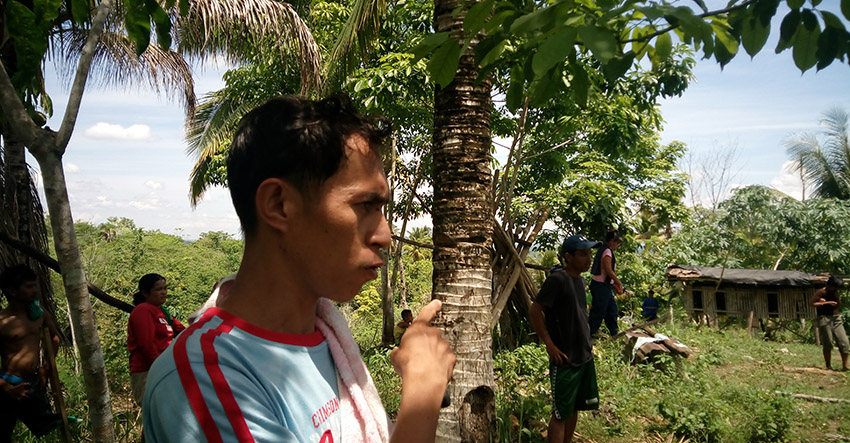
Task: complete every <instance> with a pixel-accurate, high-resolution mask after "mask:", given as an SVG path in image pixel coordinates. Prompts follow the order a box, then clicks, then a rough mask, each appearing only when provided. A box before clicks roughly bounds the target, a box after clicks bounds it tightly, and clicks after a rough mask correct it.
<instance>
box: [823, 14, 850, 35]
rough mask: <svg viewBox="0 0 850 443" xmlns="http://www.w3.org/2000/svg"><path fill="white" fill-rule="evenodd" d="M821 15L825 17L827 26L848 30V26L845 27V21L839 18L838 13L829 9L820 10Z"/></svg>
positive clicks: (824, 21) (824, 20)
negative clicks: (842, 21)
mask: <svg viewBox="0 0 850 443" xmlns="http://www.w3.org/2000/svg"><path fill="white" fill-rule="evenodd" d="M820 15H821V16H822V17H823V23H824V25H825V28H834V29H840V30H842V31H846V30H847V28H845V27H844V23H841V19H840V18H838V16H837V15H835V14H833V13H831V12H829V11H820Z"/></svg>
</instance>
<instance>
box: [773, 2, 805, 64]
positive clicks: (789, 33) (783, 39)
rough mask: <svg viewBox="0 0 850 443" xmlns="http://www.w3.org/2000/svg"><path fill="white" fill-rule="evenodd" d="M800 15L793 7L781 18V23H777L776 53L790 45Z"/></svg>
mask: <svg viewBox="0 0 850 443" xmlns="http://www.w3.org/2000/svg"><path fill="white" fill-rule="evenodd" d="M800 17H801V14H800V11H799V10H796V9H795V10H793V11H791V12H789V13H788V15H786V16H785V17H784V18H783V19H782V24H780V25H779V43H777V45H776V53H777V54H778V53H780V52H782V51H784V50H785V49H786V48H790V47H791V44H792V42H793V40H794V33H796V32H797V27H798V26H799V25H800Z"/></svg>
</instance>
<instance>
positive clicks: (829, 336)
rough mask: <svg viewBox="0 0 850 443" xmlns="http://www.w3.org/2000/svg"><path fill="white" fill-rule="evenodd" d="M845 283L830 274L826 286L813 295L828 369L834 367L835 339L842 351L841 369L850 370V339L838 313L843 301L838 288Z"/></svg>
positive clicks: (839, 349) (824, 358)
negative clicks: (849, 357)
mask: <svg viewBox="0 0 850 443" xmlns="http://www.w3.org/2000/svg"><path fill="white" fill-rule="evenodd" d="M843 284H844V281H843V280H841V278H839V277H836V276H834V275H832V276H830V277H829V280H827V282H826V287H824V288H820V289H818V290H817V291H815V294H814V295H813V296H812V306H814V307H815V309H817V313H818V333H819V334H820V342H821V345H822V346H823V360H824V362H826V369H832V341H833V340H835V343H836V344H837V345H838V352H840V353H841V370H842V371H846V370H848V367H847V355H848V354H850V341H848V340H847V333H846V332H844V322H843V321H842V320H841V314H839V313H838V305H839V304H840V303H841V297H839V295H838V288H840V287H841V286H842V285H843Z"/></svg>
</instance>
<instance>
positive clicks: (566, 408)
mask: <svg viewBox="0 0 850 443" xmlns="http://www.w3.org/2000/svg"><path fill="white" fill-rule="evenodd" d="M601 245H602V243H601V242H598V241H591V240H588V239H587V238H585V237H584V236H583V235H573V236H570V237H567V238H566V239H565V240H564V243H563V244H562V245H561V250H560V257H561V259H562V260H563V262H564V268H563V269H560V270H555V271H552V273H551V274H549V277H548V278H547V279H546V281H545V282H544V283H543V287H541V288H540V292H539V293H538V294H537V297H535V299H534V303H532V304H531V310H530V316H531V324H532V325H533V326H534V330H535V331H536V332H537V335H538V336H539V337H540V340H541V341H542V342H543V343H544V344H545V345H546V353H548V354H549V380H550V382H551V384H552V419H551V420H550V421H549V434H548V441H549V442H550V443H553V442H558V443H561V442H571V441H572V439H573V432H574V431H575V429H576V423H577V421H578V411H588V410H592V409H596V408H598V407H599V392H598V388H597V386H596V368H595V367H594V365H593V352H592V349H593V342H592V340H591V336H590V325H589V324H588V322H587V293H586V292H585V281H584V278H582V276H581V274H582V273H583V272H587V270H588V269H590V263H591V259H592V256H591V253H590V249H591V248H598V247H599V246H601Z"/></svg>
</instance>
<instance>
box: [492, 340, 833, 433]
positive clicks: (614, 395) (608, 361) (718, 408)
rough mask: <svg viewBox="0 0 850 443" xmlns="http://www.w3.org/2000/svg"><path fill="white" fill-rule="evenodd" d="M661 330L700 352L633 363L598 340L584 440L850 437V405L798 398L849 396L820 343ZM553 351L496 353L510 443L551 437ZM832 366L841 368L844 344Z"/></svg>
mask: <svg viewBox="0 0 850 443" xmlns="http://www.w3.org/2000/svg"><path fill="white" fill-rule="evenodd" d="M656 330H657V332H661V333H665V334H667V335H669V336H672V337H675V338H678V339H679V340H681V341H682V342H684V343H685V344H687V345H688V346H690V347H691V348H693V349H695V350H696V351H697V355H696V356H694V357H692V358H691V359H689V360H688V361H674V360H673V359H669V358H667V359H662V360H661V361H659V363H658V364H656V365H654V366H647V365H641V366H629V365H627V364H625V363H624V362H623V361H622V357H621V353H622V350H623V344H622V342H620V341H616V342H605V343H600V344H599V345H598V346H597V347H596V348H595V351H596V353H597V357H596V367H597V372H598V379H599V391H600V400H601V407H600V409H599V410H598V411H595V412H582V413H580V415H579V424H578V428H577V433H578V434H580V435H579V436H577V439H576V440H577V441H579V442H645V441H682V440H683V439H684V441H687V440H690V441H717V442H752V441H800V442H824V441H850V404H848V403H826V402H814V401H807V400H802V399H797V398H793V397H792V395H791V394H804V395H811V396H817V397H829V398H839V399H845V400H850V382H848V378H847V373H843V372H837V371H826V370H823V357H822V355H821V349H820V347H818V346H816V345H814V344H807V343H782V342H775V341H774V342H769V341H764V340H760V339H753V338H749V337H748V336H747V335H746V333H745V331H744V330H743V329H741V328H738V327H729V328H725V329H722V330H719V331H718V330H714V329H711V328H706V327H702V328H697V327H696V326H695V325H693V324H684V325H681V326H669V325H662V326H658V327H657V328H656ZM545 357H546V355H545V350H544V349H543V348H542V347H541V346H539V345H526V346H524V347H522V348H519V349H517V350H515V351H512V352H503V353H501V354H499V355H498V357H497V362H498V364H499V367H500V371H499V374H500V377H499V389H500V393H499V400H500V405H499V406H500V408H499V410H500V412H499V419H500V425H501V429H502V441H529V442H533V441H544V438H543V436H544V435H545V427H546V426H545V423H546V421H547V420H548V416H549V414H550V411H551V409H550V407H549V405H548V403H549V399H548V393H547V392H546V390H547V389H548V381H547V378H546V376H545V373H546V371H548V368H547V367H546V365H547V364H546V361H545ZM833 367H839V368H840V360H839V357H838V355H837V350H836V351H834V358H833ZM818 368H820V369H818ZM776 391H780V392H783V393H784V394H777V393H776ZM508 434H509V435H510V437H508V436H507V435H508Z"/></svg>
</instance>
